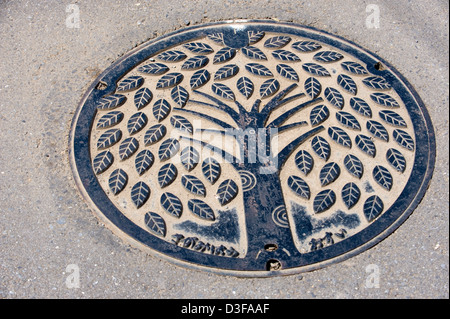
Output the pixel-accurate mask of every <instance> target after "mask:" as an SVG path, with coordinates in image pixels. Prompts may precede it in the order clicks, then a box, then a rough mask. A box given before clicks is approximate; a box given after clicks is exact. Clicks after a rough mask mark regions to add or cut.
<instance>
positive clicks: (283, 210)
mask: <svg viewBox="0 0 450 319" xmlns="http://www.w3.org/2000/svg"><path fill="white" fill-rule="evenodd" d="M371 69H372V68H370V67H369V66H367V65H365V64H364V63H363V62H361V61H358V60H357V59H356V58H355V57H353V56H351V55H349V54H347V53H346V52H343V51H340V50H338V49H336V48H334V47H332V46H330V45H329V44H326V43H322V42H319V41H312V40H311V39H307V38H301V37H298V36H292V35H285V34H278V33H276V32H262V31H257V30H256V31H255V30H253V31H247V30H245V29H243V30H237V31H235V33H227V32H214V33H210V34H208V35H205V36H204V37H202V38H199V39H196V40H195V41H190V42H186V43H182V44H175V45H173V46H171V47H169V48H167V49H165V50H163V51H162V52H159V53H158V54H156V55H154V56H151V57H149V58H148V59H146V60H145V61H143V62H142V63H140V64H139V65H137V66H136V67H135V68H134V69H132V70H131V71H130V72H128V73H127V74H125V75H124V76H123V77H122V79H121V80H120V81H119V82H118V83H117V85H116V90H115V92H113V93H111V94H109V95H107V96H103V97H102V98H101V99H100V100H99V101H98V103H97V114H96V116H95V118H94V119H93V123H94V124H93V126H92V127H93V128H92V131H91V136H90V144H91V153H92V164H93V168H94V172H95V174H96V176H97V178H98V180H99V182H100V184H101V185H102V187H103V189H104V191H105V192H106V193H107V194H108V196H109V198H110V199H111V200H112V202H113V203H114V204H115V205H116V207H118V208H119V209H120V211H121V212H122V213H123V214H124V215H125V216H126V217H127V218H129V219H130V220H132V221H133V222H134V223H135V224H136V225H139V226H140V227H141V228H142V229H145V230H146V231H148V232H149V233H150V234H152V235H154V236H156V237H158V238H160V239H162V240H165V241H167V242H168V243H175V244H176V246H177V247H180V248H185V249H190V250H193V251H196V252H199V253H202V252H207V253H209V254H215V255H220V256H223V257H224V258H228V257H233V258H258V256H260V255H261V254H262V252H261V251H263V250H264V249H263V247H265V246H266V245H267V244H273V245H275V246H276V247H277V249H278V250H279V251H282V252H283V253H284V254H286V255H289V256H292V255H295V254H305V253H308V252H312V251H316V250H319V249H323V248H324V247H328V246H331V245H334V244H335V243H337V242H339V241H342V240H345V239H347V238H349V237H351V236H352V235H353V234H355V233H358V232H359V231H361V230H362V229H364V228H365V227H367V226H368V225H370V224H371V223H373V222H374V220H376V219H377V218H379V217H380V216H382V215H383V213H384V212H385V211H386V210H387V209H388V208H389V207H390V206H391V205H392V204H393V203H394V201H395V200H396V199H397V198H398V196H399V195H400V193H401V191H402V190H403V188H404V186H405V185H406V183H407V181H408V179H409V176H410V174H411V170H412V166H413V163H414V156H415V149H416V145H415V132H414V130H413V127H414V126H413V125H412V122H411V118H410V116H409V114H408V111H407V109H406V107H405V105H404V104H403V102H402V99H401V98H400V97H399V96H398V94H397V92H396V91H395V89H394V88H392V87H391V85H390V84H389V82H388V81H387V80H386V79H385V78H383V77H382V76H380V75H379V74H371V72H370V70H371ZM369 186H370V187H369ZM336 216H339V218H340V219H338V218H336ZM346 219H348V220H351V221H352V222H351V223H348V224H345V227H343V224H342V222H340V221H339V220H346ZM186 225H189V227H187V226H186ZM193 225H195V227H193ZM305 225H306V226H305ZM324 225H326V227H324ZM219 226H220V227H230V229H231V230H230V234H232V235H231V236H230V238H224V237H223V236H219V235H218V232H217V229H218V227H219ZM261 229H263V230H264V231H263V232H262V231H260V230H261ZM306 230H307V231H306ZM181 233H182V234H181ZM174 238H175V239H176V240H175V241H174ZM275 246H274V247H275ZM211 247H215V248H214V249H212V248H211ZM217 247H221V248H220V250H218V248H217Z"/></svg>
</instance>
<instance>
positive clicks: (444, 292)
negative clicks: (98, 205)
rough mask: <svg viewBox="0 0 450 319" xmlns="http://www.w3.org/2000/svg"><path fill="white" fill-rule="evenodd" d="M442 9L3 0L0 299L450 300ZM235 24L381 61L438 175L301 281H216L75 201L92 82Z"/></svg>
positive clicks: (437, 4) (213, 0) (427, 5)
mask: <svg viewBox="0 0 450 319" xmlns="http://www.w3.org/2000/svg"><path fill="white" fill-rule="evenodd" d="M448 14H449V3H448V1H445V0H430V1H406V0H401V1H387V0H378V1H376V0H374V1H350V0H340V1H337V0H333V1H331V0H330V1H300V0H277V1H271V0H252V1H242V0H241V1H235V0H222V1H217V0H190V1H180V0H178V1H175V0H164V1H161V0H152V1H146V0H132V1H119V0H114V1H106V0H98V1H87V0H77V1H75V0H73V1H48V0H47V1H19V0H18V1H12V0H11V1H9V0H0V39H1V41H0V132H1V134H0V233H1V234H0V298H11V299H24V298H27V299H28V298H164V299H171V298H192V299H196V298H237V299H247V298H261V299H265V298H266V299H273V298H294V299H300V298H448V297H449V240H448V235H449V218H448V212H449V161H448V158H449V136H448V133H449V119H448V117H449V73H448V72H449V68H448V66H449V65H448V63H449V62H448V59H449V37H448V35H449V31H448ZM232 19H272V20H274V21H283V22H284V21H286V22H294V23H298V24H302V25H308V26H313V27H315V28H318V29H321V30H324V31H327V32H330V33H333V34H336V35H339V36H342V37H344V38H346V39H348V40H351V41H353V42H355V43H358V44H359V45H361V46H362V47H364V48H366V49H368V50H369V51H372V52H374V53H376V54H378V55H379V56H381V57H382V58H384V59H385V60H387V61H389V62H390V63H391V64H392V65H393V66H395V67H396V69H397V70H399V71H400V73H402V74H403V75H404V76H405V77H406V78H407V79H408V81H409V82H410V83H411V84H412V85H413V86H414V88H415V89H416V91H417V92H418V93H419V95H420V96H421V98H422V100H423V101H424V103H425V105H426V107H427V109H428V111H429V113H430V116H431V118H432V121H433V125H434V129H435V133H436V141H437V159H436V167H435V172H434V175H433V178H432V180H431V183H430V187H429V189H428V191H427V193H426V195H425V197H424V198H423V200H422V202H421V203H420V205H419V206H418V208H417V209H416V210H415V211H414V213H413V214H412V215H411V216H410V217H409V218H408V219H407V220H406V222H405V223H404V224H403V225H402V226H401V227H400V228H399V229H398V230H397V231H395V232H394V233H393V234H392V235H390V236H389V237H388V238H387V239H385V240H383V241H382V242H381V243H379V244H378V245H376V246H375V247H373V248H372V249H370V250H367V251H365V252H363V253H361V254H360V255H357V256H355V257H353V258H350V259H348V260H346V261H344V262H341V263H337V264H333V265H331V266H328V267H326V268H323V269H319V270H316V271H313V272H308V273H302V274H298V275H290V276H285V277H276V278H268V279H256V278H253V279H251V278H247V279H238V278H235V277H227V276H220V275H215V274H211V273H205V272H201V271H198V270H190V269H185V268H180V267H179V266H175V265H173V264H171V263H169V262H167V261H164V260H160V259H158V258H156V257H153V256H149V255H147V254H146V253H144V252H142V251H140V250H138V249H135V248H132V247H130V246H128V245H127V244H125V243H124V242H123V241H122V240H121V239H120V238H118V237H117V236H116V235H114V234H113V233H112V232H111V231H110V230H108V229H107V228H105V227H104V226H103V225H102V224H101V223H100V222H99V221H98V219H97V218H96V217H95V216H94V215H93V213H92V212H91V210H90V208H89V206H88V205H87V204H86V203H85V201H84V200H83V199H82V197H81V196H80V195H79V191H78V190H77V188H76V186H75V182H74V179H73V177H72V171H71V168H70V165H69V159H68V145H69V142H68V140H69V137H68V135H69V131H70V125H71V121H72V119H73V116H74V112H75V110H76V109H77V106H78V104H79V103H80V100H81V98H82V96H83V94H84V93H85V91H86V90H87V88H88V87H89V86H90V85H91V83H92V82H93V81H94V80H95V79H96V77H97V76H98V75H99V74H100V73H101V72H102V71H103V70H104V69H106V68H107V67H108V66H110V65H111V63H113V62H114V61H116V60H117V59H118V58H120V57H121V56H122V55H124V54H126V53H127V52H128V51H129V50H131V49H132V48H134V47H136V46H137V45H139V44H141V43H144V42H145V41H147V40H149V39H153V38H155V37H158V36H161V35H164V34H167V33H169V32H172V31H175V30H177V29H179V28H183V27H185V26H192V25H196V24H201V23H207V22H212V21H222V20H232ZM374 271H376V272H377V275H378V281H376V284H373V283H374V281H373V274H374Z"/></svg>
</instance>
